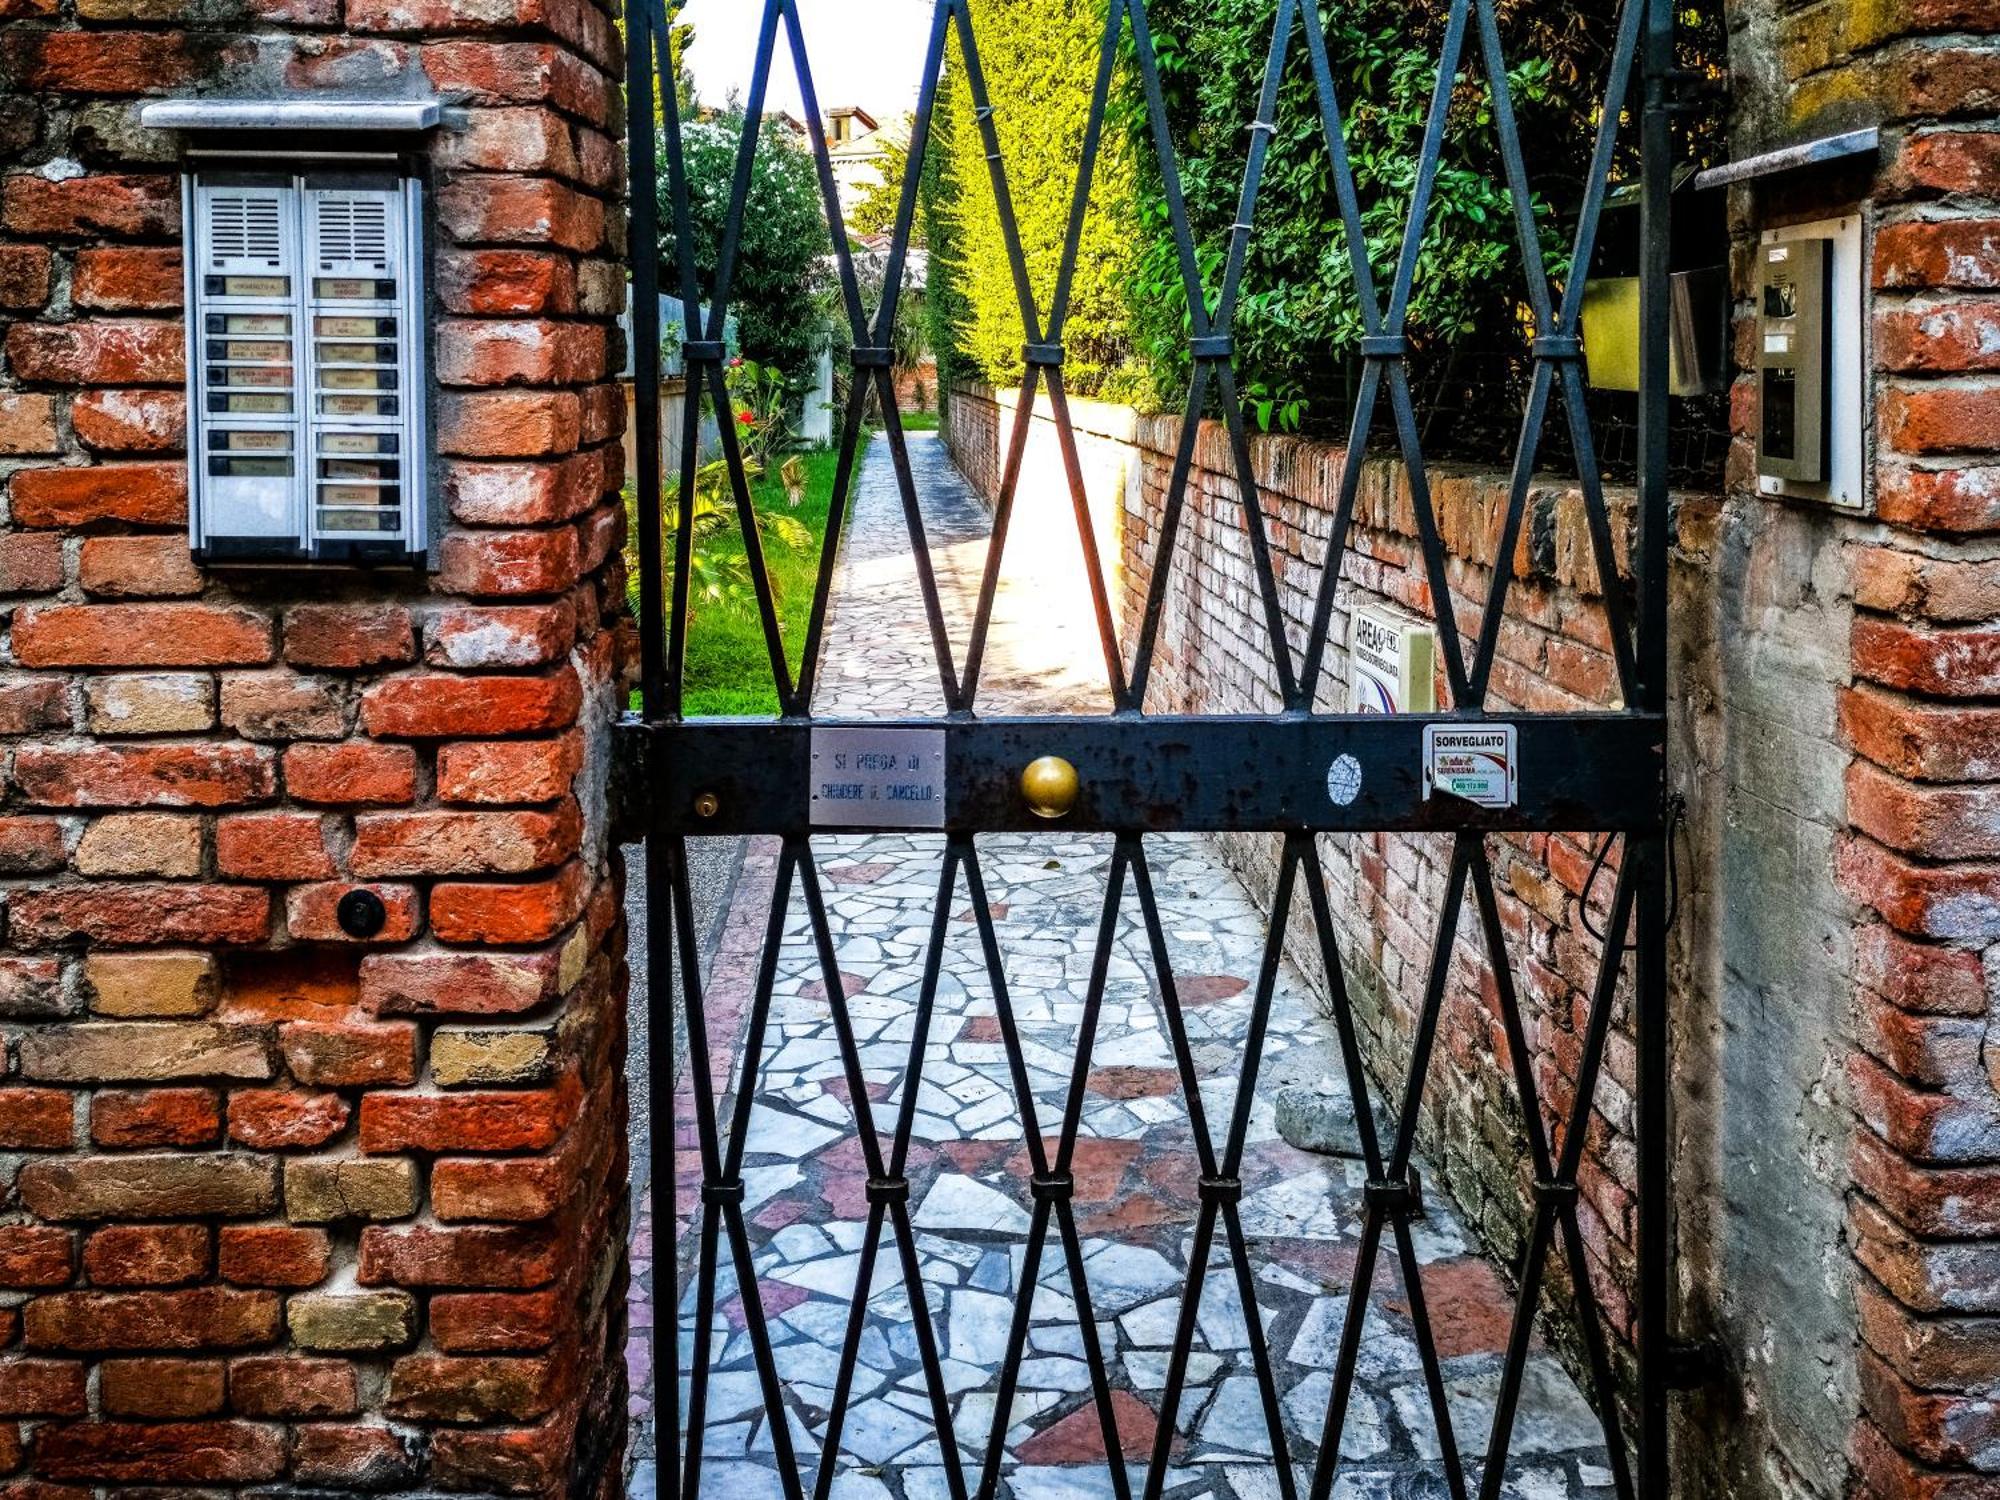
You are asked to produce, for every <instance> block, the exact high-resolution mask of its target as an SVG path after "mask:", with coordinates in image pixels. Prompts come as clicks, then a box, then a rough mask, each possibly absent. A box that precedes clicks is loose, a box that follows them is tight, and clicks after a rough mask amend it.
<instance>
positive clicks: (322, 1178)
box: [285, 1101, 417, 1224]
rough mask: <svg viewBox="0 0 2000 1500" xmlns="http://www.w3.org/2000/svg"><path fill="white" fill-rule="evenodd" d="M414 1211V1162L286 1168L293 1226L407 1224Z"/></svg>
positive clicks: (313, 1163)
mask: <svg viewBox="0 0 2000 1500" xmlns="http://www.w3.org/2000/svg"><path fill="white" fill-rule="evenodd" d="M364 1103H365V1101H364ZM416 1211H417V1169H416V1165H415V1163H413V1162H409V1161H401V1160H398V1161H364V1160H357V1159H354V1158H338V1159H314V1158H301V1159H298V1160H293V1161H288V1162H286V1163H285V1216H286V1217H287V1218H288V1219H290V1220H291V1221H292V1222H293V1223H295V1224H338V1223H342V1222H345V1221H347V1220H352V1219H407V1218H408V1217H410V1215H412V1214H414V1213H415V1212H416Z"/></svg>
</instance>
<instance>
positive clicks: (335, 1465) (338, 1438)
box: [292, 1424, 417, 1490]
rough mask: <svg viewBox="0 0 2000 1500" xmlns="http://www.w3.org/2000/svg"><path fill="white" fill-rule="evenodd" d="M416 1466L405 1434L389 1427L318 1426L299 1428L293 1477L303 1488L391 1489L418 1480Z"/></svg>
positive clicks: (295, 1445)
mask: <svg viewBox="0 0 2000 1500" xmlns="http://www.w3.org/2000/svg"><path fill="white" fill-rule="evenodd" d="M416 1472H417V1462H416V1459H415V1458H414V1456H413V1455H412V1454H411V1453H410V1450H409V1445H408V1442H407V1440H406V1439H405V1438H404V1437H403V1436H402V1434H400V1433H397V1432H393V1431H391V1430H390V1429H389V1428H387V1427H371V1426H359V1427H350V1426H337V1425H333V1424H314V1425H312V1426H307V1427H301V1428H299V1429H298V1435H297V1439H296V1442H295V1444H294V1447H293V1453H292V1477H293V1478H294V1479H296V1480H297V1481H298V1482H299V1483H300V1484H316V1485H326V1486H329V1487H333V1488H337V1489H342V1490H383V1489H393V1488H395V1487H397V1486H398V1485H401V1484H404V1483H406V1482H407V1481H409V1480H411V1479H412V1478H414V1477H415V1475H416Z"/></svg>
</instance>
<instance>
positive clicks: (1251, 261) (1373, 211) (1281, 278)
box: [1124, 0, 1615, 428]
mask: <svg viewBox="0 0 2000 1500" xmlns="http://www.w3.org/2000/svg"><path fill="white" fill-rule="evenodd" d="M1504 9H1505V11H1506V15H1505V18H1504V19H1503V34H1504V36H1505V38H1506V41H1507V43H1508V47H1507V51H1508V56H1509V58H1510V59H1513V61H1512V62H1511V70H1510V75H1509V82H1510V86H1511V89H1512V93H1513V100H1514V106H1515V111H1516V115H1517V117H1518V119H1519V121H1520V125H1521V130H1522V135H1523V139H1524V141H1526V142H1528V143H1529V148H1530V149H1529V151H1528V153H1527V154H1528V160H1529V162H1530V164H1531V168H1532V169H1533V170H1534V171H1535V173H1536V175H1535V176H1534V177H1533V178H1532V179H1531V190H1532V191H1533V192H1534V193H1535V206H1536V210H1537V215H1538V221H1539V223H1540V225H1541V228H1542V241H1543V244H1542V250H1543V254H1544V255H1545V256H1546V257H1547V258H1548V264H1549V268H1550V270H1551V271H1552V272H1554V271H1559V270H1561V269H1562V264H1561V261H1562V256H1563V253H1564V246H1565V242H1566V238H1567V225H1565V224H1562V223H1559V222H1556V221H1555V220H1553V219H1552V217H1551V214H1550V208H1549V202H1548V201H1546V200H1548V199H1551V198H1552V199H1554V200H1555V201H1556V202H1558V203H1560V204H1562V205H1563V207H1565V208H1567V207H1569V206H1570V202H1571V200H1573V199H1574V198H1575V197H1576V196H1578V194H1579V192H1580V178H1581V176H1582V175H1583V174H1582V171H1581V159H1587V156H1588V152H1589V148H1590V131H1591V129H1592V127H1593V115H1594V109H1595V105H1596V100H1597V96H1598V95H1599V94H1601V92H1602V89H1603V77H1604V73H1605V70H1606V66H1607V63H1606V61H1605V59H1604V58H1603V57H1601V56H1592V55H1590V54H1592V53H1593V51H1594V49H1596V48H1597V47H1599V46H1601V45H1602V44H1604V43H1605V42H1607V41H1608V39H1609V37H1610V34H1611V27H1612V26H1613V25H1614V24H1615V22H1614V9H1613V6H1612V4H1611V3H1609V0H1587V3H1586V4H1584V5H1583V6H1581V7H1577V6H1563V7H1541V8H1539V9H1537V8H1535V7H1531V6H1527V5H1518V6H1513V7H1505V8H1504ZM1447 11H1448V4H1447V0H1423V3H1419V4H1417V5H1411V4H1409V3H1407V0H1337V3H1332V4H1326V3H1323V4H1321V6H1320V15H1321V18H1322V21H1323V24H1324V26H1325V28H1326V33H1327V50H1328V54H1329V58H1330V61H1331V64H1332V68H1333V73H1334V82H1335V87H1336V89H1337V90H1338V93H1339V97H1340V102H1341V107H1342V110H1343V112H1344V120H1345V125H1346V140H1347V150H1348V156H1349V160H1350V163H1351V165H1352V168H1353V172H1354V178H1355V184H1356V189H1357V193H1358V196H1359V199H1360V202H1361V209H1362V227H1363V233H1364V235H1365V237H1366V239H1367V244H1368V254H1369V260H1370V263H1371V265H1372V267H1373V269H1374V273H1375V276H1376V281H1377V292H1378V298H1379V300H1381V301H1383V302H1384V303H1386V300H1387V294H1388V288H1389V283H1390V280H1391V278H1392V277H1393V274H1394V270H1395V265H1396V260H1397V257H1398V255H1399V253H1400V251H1401V249H1402V242H1403V234H1404V228H1405V225H1406V222H1407V219H1408V214H1409V204H1410V195H1411V193H1412V191H1413V189H1414V187H1415V184H1416V180H1417V161H1418V155H1419V152H1420V149H1421V145H1422V140H1423V135H1424V129H1425V125H1426V122H1427V119H1428V115H1429V111H1430V105H1431V96H1432V92H1433V90H1434V88H1435V86H1436V82H1437V68H1438V55H1439V52H1440V50H1441V48H1442V42H1443V32H1444V21H1445V17H1446V13H1447ZM1586 12H1587V13H1588V14H1586ZM1544 13H1555V14H1556V15H1557V16H1558V17H1559V19H1558V20H1557V21H1554V22H1550V21H1544V20H1543V19H1541V17H1542V16H1543V14H1544ZM1149 14H1150V16H1151V19H1152V23H1153V32H1154V41H1155V46H1156V48H1157V51H1158V56H1159V65H1160V77H1161V87H1162V91H1163V93H1164V95H1165V99H1166V107H1167V115H1168V120H1169V126H1170V129H1171V131H1172V134H1173V138H1174V143H1175V146H1176V148H1177V150H1178V151H1179V154H1180V160H1181V173H1182V181H1183V185H1184V187H1185V189H1186V193H1187V206H1188V217H1189V221H1190V224H1191V227H1192V229H1193V233H1194V236H1195V241H1196V245H1197V247H1198V256H1199V259H1200V263H1201V266H1202V270H1203V273H1204V277H1205V280H1206V283H1207V286H1208V290H1209V295H1210V297H1211V299H1212V298H1213V297H1214V295H1215V292H1216V290H1217V289H1218V288H1219V287H1220V285H1221V281H1222V266H1223V260H1224V257H1225V255H1226V254H1227V251H1228V236H1229V230H1230V226H1231V225H1233V224H1234V223H1235V220H1236V211H1237V200H1238V194H1239V192H1240V189H1241V186H1242V178H1243V168H1244V162H1245V158H1246V155H1247V149H1248V147H1247V142H1248V139H1249V137H1248V134H1247V132H1246V130H1245V125H1246V123H1247V122H1248V120H1249V119H1250V117H1251V115H1252V113H1253V112H1254V110H1255V107H1256V100H1257V97H1258V93H1259V90H1260V89H1261V87H1262V85H1263V78H1264V69H1265V65H1266V61H1267V57H1268V52H1269V48H1270V41H1271V25H1272V6H1271V4H1270V0H1156V3H1155V4H1154V5H1153V6H1152V7H1150V8H1149ZM1557 25H1560V26H1561V27H1562V28H1563V29H1562V30H1561V31H1560V32H1558V31H1557V30H1556V29H1555V27H1556V26H1557ZM1467 40H1468V47H1467V53H1466V57H1465V61H1464V62H1463V63H1462V64H1461V72H1460V75H1459V82H1458V87H1457V89H1456V91H1455V93H1454V95H1453V99H1452V104H1451V114H1450V120H1449V124H1448V127H1447V130H1446V135H1445V140H1444V146H1443V151H1442V155H1441V158H1440V165H1439V171H1438V176H1437V185H1436V188H1435V191H1434V195H1433V199H1432V206H1431V213H1430V219H1429V222H1428V226H1427V229H1426V233H1425V236H1424V240H1423V248H1422V251H1421V254H1420V256H1419V258H1418V261H1417V267H1416V279H1415V282H1414V284H1413V289H1412V295H1411V300H1410V315H1409V328H1408V331H1409V334H1410V337H1411V339H1412V341H1413V343H1414V345H1415V347H1416V357H1417V365H1418V367H1419V370H1420V371H1421V370H1422V369H1423V367H1424V366H1425V364H1426V363H1427V362H1429V361H1432V360H1435V359H1439V358H1449V357H1450V355H1451V354H1452V353H1453V352H1455V351H1457V350H1459V349H1460V348H1461V347H1464V346H1485V347H1489V348H1490V347H1493V346H1495V345H1503V346H1515V347H1518V346H1521V342H1522V341H1521V339H1520V337H1519V326H1518V325H1519V315H1520V310H1521V307H1522V304H1523V296H1524V291H1525V287H1526V282H1525V280H1524V279H1523V272H1522V265H1521V256H1520V250H1519V245H1518V242H1517V240H1516V235H1515V227H1514V218H1513V198H1512V195H1511V194H1510V193H1509V192H1508V190H1507V186H1506V183H1505V180H1504V177H1503V175H1502V169H1501V162H1500V154H1499V147H1498V139H1497V136H1496V134H1495V131H1494V124H1493V106H1492V96H1491V93H1490V91H1489V89H1488V87H1487V84H1486V80H1485V75H1484V71H1483V68H1482V67H1481V66H1480V62H1479V57H1478V40H1477V32H1476V30H1473V31H1472V32H1471V33H1470V34H1469V36H1468V39H1467ZM1565 79H1567V81H1565ZM1124 123H1125V128H1126V130H1127V132H1128V134H1130V135H1131V136H1132V137H1133V138H1134V139H1135V140H1136V139H1138V138H1139V137H1140V136H1142V135H1143V134H1144V133H1145V132H1146V130H1147V128H1148V127H1147V122H1146V118H1145V111H1144V109H1143V108H1142V107H1140V105H1139V104H1138V103H1137V102H1131V103H1128V104H1127V106H1126V109H1125V112H1124ZM1580 158H1581V159H1580ZM1139 184H1140V212H1141V217H1142V219H1143V222H1144V224H1145V227H1146V236H1147V250H1146V254H1145V256H1144V258H1143V260H1142V262H1141V265H1140V270H1139V275H1138V277H1137V279H1136V281H1135V283H1134V296H1133V301H1132V308H1133V317H1134V320H1135V323H1136V325H1137V340H1138V343H1139V345H1140V347H1141V348H1142V349H1144V350H1145V352H1146V355H1147V357H1148V360H1149V362H1150V364H1151V367H1152V369H1153V371H1154V375H1155V379H1156V381H1157V382H1158V388H1159V390H1160V394H1161V395H1162V397H1163V398H1164V397H1175V396H1178V394H1179V393H1181V392H1184V391H1185V390H1186V388H1187V383H1188V379H1189V376H1190V373H1191V367H1190V360H1189V358H1188V353H1187V339H1188V308H1187V299H1186V297H1185V295H1184V292H1183V287H1182V281H1181V275H1180V267H1179V262H1178V260H1177V258H1176V252H1175V249H1174V245H1173V242H1172V238H1171V231H1170V228H1169V225H1168V219H1167V206H1166V199H1165V194H1164V190H1163V185H1162V182H1161V177H1160V173H1159V169H1158V164H1157V161H1156V160H1155V159H1154V158H1153V157H1152V155H1151V153H1150V152H1149V153H1148V154H1147V155H1146V156H1145V157H1144V158H1143V160H1142V167H1141V171H1140V175H1139ZM1362 332H1363V325H1362V320H1361V307H1360V302H1359V300H1358V298H1357V297H1356V295H1355V291H1354V283H1353V278H1352V274H1351V267H1350V265H1349V261H1348V246H1347V239H1346V235H1345V234H1344V233H1343V232H1342V229H1341V221H1340V208H1339V203H1338V200H1337V198H1336V196H1335V192H1334V174H1333V162H1332V156H1331V153H1330V152H1329V151H1328V150H1327V146H1326V140H1325V135H1324V132H1323V130H1322V128H1321V123H1320V117H1319V113H1318V105H1317V100H1316V94H1315V91H1314V88H1313V80H1312V73H1311V68H1310V65H1309V62H1308V58H1307V55H1306V48H1305V41H1304V36H1303V29H1302V28H1301V32H1300V34H1299V35H1298V36H1297V37H1296V38H1295V40H1294V43H1293V47H1292V53H1291V57H1290V60H1289V64H1288V67H1287V70H1286V73H1285V77H1284V83H1283V86H1282V88H1281V90H1280V94H1279V106H1278V116H1277V130H1276V132H1275V134H1274V136H1273V138H1272V143H1271V150H1270V155H1269V158H1268V160H1267V164H1266V168H1265V176H1264V184H1263V190H1262V193H1261V196H1260V197H1259V200H1258V205H1257V214H1256V232H1255V234H1254V235H1253V236H1252V237H1251V241H1250V251H1249V258H1248V260H1247V261H1246V263H1245V273H1244V278H1243V292H1242V297H1241V301H1240V303H1239V306H1238V309H1237V314H1236V321H1235V335H1236V351H1237V358H1236V367H1237V370H1238V372H1239V376H1240V378H1241V381H1242V386H1243V390H1244V393H1245V396H1246V398H1247V399H1248V400H1249V401H1250V402H1251V412H1252V416H1253V418H1254V419H1257V420H1259V421H1260V422H1261V423H1262V424H1263V425H1265V426H1281V427H1286V428H1296V427H1299V426H1301V425H1304V424H1305V423H1307V422H1308V421H1313V422H1314V424H1315V425H1322V424H1327V423H1336V422H1341V421H1344V420H1345V417H1346V407H1347V397H1348V395H1349V393H1350V389H1351V382H1352V378H1353V376H1354V374H1355V372H1356V365H1355V361H1356V356H1357V353H1358V347H1359V341H1360V338H1361V335H1362Z"/></svg>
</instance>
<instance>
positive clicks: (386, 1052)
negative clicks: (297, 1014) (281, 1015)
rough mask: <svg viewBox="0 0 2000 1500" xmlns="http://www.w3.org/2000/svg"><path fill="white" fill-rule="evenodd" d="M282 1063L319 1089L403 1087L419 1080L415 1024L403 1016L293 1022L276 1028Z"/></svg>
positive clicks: (303, 1080) (305, 1082)
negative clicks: (392, 1018) (350, 1020)
mask: <svg viewBox="0 0 2000 1500" xmlns="http://www.w3.org/2000/svg"><path fill="white" fill-rule="evenodd" d="M278 1046H279V1050H280V1051H281V1052H282V1053H283V1054H284V1058H285V1067H286V1068H287V1069H288V1070H289V1071H290V1072H291V1075H292V1076H293V1077H294V1078H296V1079H297V1080H298V1081H299V1082H300V1083H303V1084H307V1085H310V1086H313V1087H318V1088H366V1087H372V1086H381V1085H386V1086H389V1087H392V1088H407V1087H408V1086H409V1085H411V1084H413V1083H415V1082H416V1081H417V1029H416V1027H415V1026H413V1025H411V1024H410V1023H409V1022H407V1021H383V1022H376V1023H367V1022H349V1021H294V1022H291V1023H289V1024H287V1025H285V1026H283V1027H281V1028H280V1029H279V1032H278Z"/></svg>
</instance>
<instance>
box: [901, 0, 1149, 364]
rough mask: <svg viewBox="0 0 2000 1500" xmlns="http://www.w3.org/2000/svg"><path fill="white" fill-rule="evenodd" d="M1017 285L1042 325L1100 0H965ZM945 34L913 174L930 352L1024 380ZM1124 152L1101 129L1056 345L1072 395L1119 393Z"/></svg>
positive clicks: (1127, 179) (1130, 251)
mask: <svg viewBox="0 0 2000 1500" xmlns="http://www.w3.org/2000/svg"><path fill="white" fill-rule="evenodd" d="M972 14H973V28H974V35H975V36H976V37H977V38H978V42H979V54H980V61H981V63H982V64H983V66H984V71H985V75H986V82H987V87H988V90H989V91H990V93H991V96H992V101H991V102H992V104H993V106H994V109H995V116H994V118H995V122H996V128H997V130H998V132H999V137H1000V150H1001V155H1002V157H1003V159H1004V161H1005V163H1006V168H1007V183H1008V189H1009V193H1010V196H1011V197H1012V199H1013V204H1014V211H1015V214H1016V216H1017V218H1018V220H1019V224H1020V234H1021V244H1022V250H1023V255H1024V258H1025V260H1026V263H1027V268H1028V280H1029V284H1030V285H1031V286H1032V287H1033V288H1034V292H1035V296H1036V298H1037V300H1038V302H1039V304H1040V307H1041V311H1042V316H1043V318H1044V319H1046V318H1047V315H1048V305H1049V299H1050V298H1051V297H1052V296H1053V295H1054V292H1055V282H1056V273H1057V270H1058V268H1059V267H1060V265H1061V262H1062V250H1063V237H1064V235H1065V233H1066V231H1067V230H1068V227H1069V219H1070V208H1071V204H1072V201H1073V199H1074V196H1075V191H1076V172H1077V163H1078V161H1079V160H1080V159H1081V157H1082V154H1083V134H1084V128H1085V124H1086V121H1087V119H1088V116H1089V112H1090V95H1091V89H1092V87H1093V86H1094V84H1095V82H1096V76H1097V66H1098V58H1099V42H1100V41H1101V39H1102V37H1103V32H1104V0H972ZM985 156H986V153H985V148H984V146H983V144H982V143H981V140H980V134H979V128H978V124H977V122H976V121H975V119H974V117H973V109H972V98H971V90H970V89H969V88H968V87H967V86H966V82H965V75H964V59H963V57H962V56H961V55H960V53H959V46H958V39H957V33H956V30H954V32H953V40H952V47H951V52H950V53H949V54H948V56H947V59H946V79H945V83H944V86H943V88H942V91H941V94H940V98H939V101H938V108H937V112H936V119H935V121H934V125H933V134H932V140H931V146H930V152H929V159H928V160H927V161H926V163H925V172H924V182H923V188H924V230H925V235H926V238H927V239H928V241H929V244H930V253H931V266H930V292H929V297H928V299H927V308H928V313H929V316H930V318H931V330H932V340H931V342H932V345H933V347H935V348H936V349H938V350H940V351H945V352H944V353H941V355H940V359H941V362H942V363H943V364H944V365H945V366H946V368H947V370H948V371H949V373H950V374H952V375H957V376H965V375H970V376H972V377H974V378H977V379H981V380H986V381H990V382H992V383H994V384H996V385H1009V384H1013V383H1015V382H1018V381H1019V380H1020V378H1021V374H1022V363H1021V346H1022V344H1023V343H1024V342H1025V340H1024V339H1023V336H1022V327H1021V312H1020V304H1019V301H1018V299H1017V297H1016V295H1015V286H1014V277H1013V272H1012V269H1011V267H1010V265H1009V262H1008V256H1007V246H1006V241H1005V239H1004V238H1003V237H1002V235H1001V232H1000V220H999V213H998V209H997V207H996V206H995V203H994V197H993V187H992V179H991V177H990V175H989V174H988V170H987V165H986V159H985ZM1134 205H1135V179H1134V158H1133V152H1132V147H1131V143H1130V142H1129V141H1128V140H1127V139H1126V138H1125V137H1124V136H1123V135H1121V134H1120V133H1119V132H1117V131H1107V132H1106V134H1105V137H1104V148H1103V151H1102V153H1101V155H1100V156H1099V158H1098V165H1097V175H1096V184H1095V190H1094V192H1093V193H1092V197H1091V205H1090V209H1089V212H1088V213H1087V214H1086V215H1085V218H1084V225H1083V239H1082V249H1081V254H1080V255H1079V258H1078V264H1077V275H1076V285H1075V290H1074V292H1073V294H1072V299H1071V304H1070V315H1069V322H1068V325H1067V327H1066V329H1065V332H1064V336H1063V342H1064V344H1065V346H1066V348H1067V351H1068V361H1067V367H1066V374H1067V380H1068V384H1069V387H1070V389H1071V390H1073V391H1076V392H1079V393H1081V394H1103V395H1108V396H1117V395H1120V394H1124V393H1126V392H1127V390H1128V389H1129V381H1130V372H1131V365H1130V360H1131V353H1132V349H1131V337H1130V320H1129V318H1128V317H1127V313H1126V298H1127V295H1128V291H1129V288H1130V285H1131V282H1132V278H1133V273H1134V270H1135V268H1136V265H1137V259H1138V255H1139V250H1140V246H1139V221H1138V218H1137V215H1136V213H1135V208H1134Z"/></svg>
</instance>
